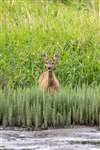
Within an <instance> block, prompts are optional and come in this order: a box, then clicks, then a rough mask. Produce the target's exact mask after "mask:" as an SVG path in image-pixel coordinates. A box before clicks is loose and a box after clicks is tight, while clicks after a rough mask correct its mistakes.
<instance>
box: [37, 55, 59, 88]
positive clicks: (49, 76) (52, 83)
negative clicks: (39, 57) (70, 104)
mask: <svg viewBox="0 0 100 150" xmlns="http://www.w3.org/2000/svg"><path fill="white" fill-rule="evenodd" d="M53 64H54V59H48V58H46V68H47V71H45V72H43V73H42V74H41V75H40V78H39V86H40V88H41V89H42V90H47V91H57V90H58V89H59V86H60V85H59V81H58V80H57V78H56V76H55V74H54V73H53Z"/></svg>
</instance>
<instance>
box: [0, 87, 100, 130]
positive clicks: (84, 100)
mask: <svg viewBox="0 0 100 150" xmlns="http://www.w3.org/2000/svg"><path fill="white" fill-rule="evenodd" d="M99 91H100V87H88V86H85V85H84V86H82V87H81V88H80V87H77V88H74V89H73V88H72V87H70V86H69V87H66V88H64V89H62V90H60V91H59V92H58V93H49V94H45V92H44V93H43V92H41V91H39V89H34V88H27V89H17V90H11V89H9V90H8V91H7V90H6V91H0V125H2V126H4V127H6V126H21V127H33V128H35V129H36V128H48V127H52V128H55V127H67V126H70V125H90V126H92V125H98V126H100V92H99Z"/></svg>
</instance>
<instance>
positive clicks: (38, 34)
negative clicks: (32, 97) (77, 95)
mask: <svg viewBox="0 0 100 150" xmlns="http://www.w3.org/2000/svg"><path fill="white" fill-rule="evenodd" d="M99 8H100V4H99V1H98V0H97V1H96V0H59V1H57V0H53V1H52V0H48V1H46V0H38V1H37V0H36V1H35V0H7V1H6V0H1V1H0V80H1V81H2V80H7V82H8V85H9V86H10V87H17V86H22V87H26V86H35V85H37V83H38V82H37V81H38V78H39V75H40V73H41V72H42V71H43V69H44V62H43V58H42V57H41V54H42V52H45V51H47V52H48V53H49V56H52V55H53V54H54V52H56V51H58V52H59V55H60V59H59V62H58V64H57V65H56V66H55V73H56V76H57V77H58V79H59V80H60V82H61V84H62V85H68V84H72V85H74V86H75V85H76V84H83V83H86V84H99V83H100V19H99V15H100V11H99Z"/></svg>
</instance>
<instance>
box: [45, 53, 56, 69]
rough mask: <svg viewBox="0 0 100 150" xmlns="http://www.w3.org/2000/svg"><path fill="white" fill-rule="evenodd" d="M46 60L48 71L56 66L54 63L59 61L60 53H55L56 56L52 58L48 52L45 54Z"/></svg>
mask: <svg viewBox="0 0 100 150" xmlns="http://www.w3.org/2000/svg"><path fill="white" fill-rule="evenodd" d="M44 61H45V65H46V68H47V70H48V71H52V70H53V68H54V65H55V64H56V63H57V61H58V53H56V54H54V56H53V57H52V58H48V55H47V53H45V54H44Z"/></svg>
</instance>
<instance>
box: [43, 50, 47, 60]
mask: <svg viewBox="0 0 100 150" xmlns="http://www.w3.org/2000/svg"><path fill="white" fill-rule="evenodd" d="M42 57H43V58H44V60H45V61H46V60H47V59H48V54H47V53H46V52H45V53H43V54H42Z"/></svg>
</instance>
